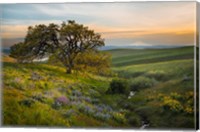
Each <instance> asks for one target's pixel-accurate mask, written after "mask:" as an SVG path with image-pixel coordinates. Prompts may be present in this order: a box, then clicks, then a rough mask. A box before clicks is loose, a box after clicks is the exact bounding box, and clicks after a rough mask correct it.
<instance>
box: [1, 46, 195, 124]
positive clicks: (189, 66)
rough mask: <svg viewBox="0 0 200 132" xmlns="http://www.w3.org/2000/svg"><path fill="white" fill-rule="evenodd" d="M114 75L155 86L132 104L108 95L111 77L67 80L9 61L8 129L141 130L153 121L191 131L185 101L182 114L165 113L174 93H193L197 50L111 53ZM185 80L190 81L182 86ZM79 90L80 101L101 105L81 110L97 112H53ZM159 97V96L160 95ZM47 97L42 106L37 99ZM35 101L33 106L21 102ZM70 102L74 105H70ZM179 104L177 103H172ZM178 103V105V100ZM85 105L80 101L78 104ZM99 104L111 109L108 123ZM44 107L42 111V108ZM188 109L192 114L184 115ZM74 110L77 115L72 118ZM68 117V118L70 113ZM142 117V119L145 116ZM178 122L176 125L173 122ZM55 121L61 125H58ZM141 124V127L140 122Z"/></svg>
mask: <svg viewBox="0 0 200 132" xmlns="http://www.w3.org/2000/svg"><path fill="white" fill-rule="evenodd" d="M109 52H110V53H111V54H112V56H113V59H112V62H113V66H114V67H113V71H115V72H116V73H117V74H118V77H119V78H126V79H127V80H129V81H130V82H131V81H133V82H135V81H136V80H139V81H140V82H142V83H146V82H145V81H146V80H148V82H147V83H149V82H150V83H152V85H151V86H149V87H147V88H145V89H142V90H141V91H139V92H137V93H136V95H135V96H134V97H132V98H131V99H127V97H126V96H124V95H107V94H105V91H106V90H107V88H108V87H109V82H110V81H111V79H112V78H107V77H100V76H96V75H91V74H88V73H74V74H73V75H66V74H65V70H64V69H63V68H60V67H56V66H48V65H46V64H34V65H32V64H26V65H22V64H16V63H14V62H11V60H12V59H10V58H7V59H8V60H9V61H6V60H7V59H5V60H4V69H3V74H4V81H3V83H4V96H3V97H4V104H3V108H4V109H3V112H4V113H3V114H4V124H5V125H9V124H10V125H23V124H27V125H49V126H55V125H56V126H69V127H70V126H79V127H82V126H91V127H95V126H104V127H106V126H118V127H120V126H121V127H125V126H132V127H138V126H141V121H143V120H149V122H150V127H156V128H163V127H167V128H169V127H171V128H173V127H179V128H182V127H184V128H192V127H193V124H194V122H193V114H192V112H191V111H192V110H191V109H189V110H188V107H189V108H191V107H190V105H192V104H191V103H190V105H189V103H188V102H187V101H185V99H184V98H181V99H180V101H179V102H180V104H181V106H182V107H184V108H183V109H184V110H182V112H178V113H176V112H174V111H173V110H171V109H170V110H169V109H168V110H165V109H164V107H163V104H164V102H163V99H165V97H166V98H167V97H170V98H171V94H172V93H176V94H178V95H181V96H187V93H189V94H192V93H193V71H194V70H193V48H192V47H186V48H177V49H159V50H156V49H148V50H133V49H126V50H125V49H124V50H111V51H109ZM33 73H37V74H39V75H40V76H41V77H42V79H41V80H38V81H34V80H32V79H31V76H32V74H33ZM185 76H186V77H187V78H189V79H188V81H183V80H184V78H185ZM75 90H78V91H79V92H81V94H82V95H81V96H83V97H89V98H90V99H91V100H99V102H98V103H92V102H87V101H81V106H82V105H84V106H88V107H90V109H92V110H93V111H94V112H93V113H92V112H91V111H89V112H87V111H84V109H83V108H80V107H79V106H80V104H78V105H76V104H70V103H69V104H68V105H66V106H63V107H61V108H59V109H55V108H53V107H52V104H54V102H55V99H56V98H57V97H61V96H65V97H67V98H70V97H73V92H74V91H75ZM158 95H159V96H158ZM35 96H39V97H40V96H42V97H43V98H42V99H43V101H41V100H38V99H37V98H36V99H35V98H34V97H35ZM27 100H32V101H33V102H34V103H32V104H31V106H30V107H27V106H26V105H24V104H22V103H20V102H23V101H27ZM70 101H71V100H70ZM173 101H174V100H173ZM175 101H176V100H175ZM79 103H80V102H79ZM97 104H104V105H105V106H110V107H111V108H112V110H111V112H107V110H106V108H105V113H109V115H107V116H111V117H109V118H106V117H105V115H104V116H103V118H97V117H94V115H95V113H97V112H98V111H96V109H95V108H96V105H97ZM123 105H126V106H128V108H127V111H128V112H129V114H130V113H131V114H130V115H131V116H132V117H133V118H135V119H134V120H135V122H134V121H133V122H132V123H131V124H128V123H127V121H126V119H125V117H124V116H125V113H127V112H122V111H121V110H123V109H124V107H123ZM41 108H42V109H41ZM185 109H187V111H189V112H185ZM70 110H73V112H71V113H70ZM66 113H67V114H66ZM141 113H142V114H141ZM179 113H180V114H179ZM171 118H174V120H171ZM55 119H56V120H55ZM138 122H139V123H138ZM136 124H137V125H136Z"/></svg>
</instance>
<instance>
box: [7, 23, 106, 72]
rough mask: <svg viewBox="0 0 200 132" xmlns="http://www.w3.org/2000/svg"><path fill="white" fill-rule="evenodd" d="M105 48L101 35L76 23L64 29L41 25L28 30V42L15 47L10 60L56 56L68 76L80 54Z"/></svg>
mask: <svg viewBox="0 0 200 132" xmlns="http://www.w3.org/2000/svg"><path fill="white" fill-rule="evenodd" d="M101 46H104V39H102V38H101V36H100V35H99V34H97V33H95V32H94V31H93V30H90V29H88V27H86V26H84V25H82V24H78V23H76V22H75V21H68V23H67V24H66V23H65V22H63V23H62V24H61V26H59V25H56V24H53V23H51V24H49V25H48V26H46V25H44V24H40V25H36V26H34V27H31V26H30V27H29V28H28V32H27V35H26V37H25V41H24V42H23V43H18V44H16V45H14V46H12V47H11V51H12V52H11V54H10V56H12V57H14V58H16V59H17V60H20V62H23V60H25V61H26V60H28V61H31V60H33V59H40V58H43V57H45V56H51V55H55V56H56V58H57V59H58V60H59V61H60V62H62V64H63V65H64V66H65V67H66V72H67V73H71V71H72V69H73V68H74V60H75V59H76V57H77V56H78V55H79V54H82V53H84V52H86V51H94V50H97V49H98V48H99V47H101Z"/></svg>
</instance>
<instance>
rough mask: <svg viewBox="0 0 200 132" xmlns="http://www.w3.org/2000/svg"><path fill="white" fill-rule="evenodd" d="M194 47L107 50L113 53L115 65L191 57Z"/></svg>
mask: <svg viewBox="0 0 200 132" xmlns="http://www.w3.org/2000/svg"><path fill="white" fill-rule="evenodd" d="M193 51H194V47H181V48H174V49H173V48H172V49H170V48H169V49H116V50H109V51H107V52H109V53H111V55H112V64H113V66H127V65H132V64H147V63H153V62H161V61H170V60H177V59H178V60H179V59H189V58H193V56H194V53H193Z"/></svg>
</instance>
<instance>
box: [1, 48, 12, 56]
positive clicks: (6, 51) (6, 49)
mask: <svg viewBox="0 0 200 132" xmlns="http://www.w3.org/2000/svg"><path fill="white" fill-rule="evenodd" d="M2 52H3V54H5V55H9V54H10V48H3V49H2Z"/></svg>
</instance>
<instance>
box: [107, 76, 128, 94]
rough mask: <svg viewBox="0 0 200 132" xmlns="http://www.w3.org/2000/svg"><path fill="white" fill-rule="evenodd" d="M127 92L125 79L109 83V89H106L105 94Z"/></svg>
mask: <svg viewBox="0 0 200 132" xmlns="http://www.w3.org/2000/svg"><path fill="white" fill-rule="evenodd" d="M128 91H129V89H128V82H127V81H126V80H125V79H113V80H112V81H111V82H110V88H109V89H108V91H107V93H109V94H127V93H128Z"/></svg>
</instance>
